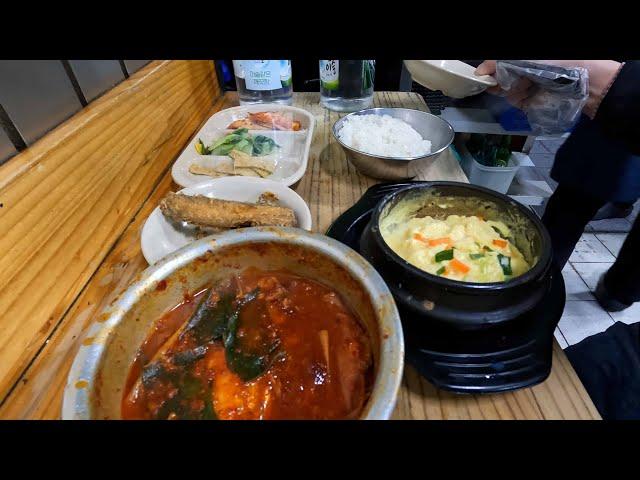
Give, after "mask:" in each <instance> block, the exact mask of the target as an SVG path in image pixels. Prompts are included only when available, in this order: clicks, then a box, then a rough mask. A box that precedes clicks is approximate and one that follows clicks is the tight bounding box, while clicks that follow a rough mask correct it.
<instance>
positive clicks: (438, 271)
mask: <svg viewBox="0 0 640 480" xmlns="http://www.w3.org/2000/svg"><path fill="white" fill-rule="evenodd" d="M446 269H447V268H446V267H444V266H442V267H440V268H439V269H438V270H436V275H442V274H443V273H444V271H445V270H446Z"/></svg>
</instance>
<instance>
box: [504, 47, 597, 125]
mask: <svg viewBox="0 0 640 480" xmlns="http://www.w3.org/2000/svg"><path fill="white" fill-rule="evenodd" d="M522 77H524V78H527V79H529V80H530V81H531V82H532V83H533V86H532V87H531V88H533V89H534V92H533V95H532V96H531V98H530V99H529V102H528V103H527V105H526V106H525V107H524V108H523V111H524V112H525V113H526V115H527V119H528V120H529V124H530V125H531V129H532V130H533V133H534V134H536V135H552V134H560V133H564V132H566V131H567V130H569V129H570V128H571V127H573V126H574V125H575V123H576V122H577V121H578V118H579V117H580V112H581V111H582V108H583V107H584V105H585V103H586V102H587V99H588V98H589V73H588V71H587V70H586V69H584V68H580V67H575V68H565V67H558V66H555V65H545V64H542V63H537V62H532V61H527V60H498V61H497V62H496V80H497V82H498V84H499V85H500V87H502V88H503V89H504V90H510V89H511V88H512V87H513V86H514V85H515V84H516V82H517V81H518V80H519V79H520V78H522Z"/></svg>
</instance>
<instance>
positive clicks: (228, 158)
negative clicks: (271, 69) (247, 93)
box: [171, 104, 315, 187]
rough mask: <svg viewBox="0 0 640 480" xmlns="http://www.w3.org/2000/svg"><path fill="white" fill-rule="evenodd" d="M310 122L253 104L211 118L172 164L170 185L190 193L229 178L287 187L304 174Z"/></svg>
mask: <svg viewBox="0 0 640 480" xmlns="http://www.w3.org/2000/svg"><path fill="white" fill-rule="evenodd" d="M314 126H315V119H314V117H313V115H312V114H310V113H309V112H307V111H306V110H303V109H301V108H296V107H290V106H287V105H279V104H258V105H248V106H240V107H233V108H228V109H226V110H222V111H220V112H218V113H216V114H214V115H213V116H212V117H211V118H209V120H207V122H206V123H205V124H204V126H203V127H202V128H201V129H200V131H199V132H198V133H197V134H196V135H195V137H194V138H193V139H192V140H191V141H190V142H189V144H188V145H187V147H186V148H185V149H184V150H183V151H182V153H181V154H180V156H179V157H178V159H177V160H176V162H175V163H174V164H173V167H172V169H171V174H172V176H173V180H174V181H175V182H176V183H177V184H178V185H180V186H182V187H193V186H195V185H198V184H201V183H207V182H209V181H210V180H212V179H217V178H225V177H231V176H245V177H253V178H266V179H269V180H273V181H277V182H281V183H283V184H284V185H287V186H291V185H293V184H295V183H296V182H297V181H299V180H300V178H302V176H303V175H304V172H305V171H306V169H307V163H308V159H309V150H310V148H311V140H312V138H313V129H314Z"/></svg>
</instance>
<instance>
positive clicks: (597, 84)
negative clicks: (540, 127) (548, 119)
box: [475, 60, 622, 118]
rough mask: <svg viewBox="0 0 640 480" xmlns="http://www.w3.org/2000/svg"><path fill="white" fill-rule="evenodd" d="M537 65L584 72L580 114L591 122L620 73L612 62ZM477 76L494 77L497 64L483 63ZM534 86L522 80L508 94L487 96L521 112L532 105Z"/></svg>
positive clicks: (496, 89) (498, 90)
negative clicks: (585, 80) (586, 93)
mask: <svg viewBox="0 0 640 480" xmlns="http://www.w3.org/2000/svg"><path fill="white" fill-rule="evenodd" d="M533 61H534V62H536V63H540V64H545V65H555V66H557V67H565V68H575V67H582V68H586V69H587V71H588V72H589V99H588V100H587V103H586V105H585V106H584V109H583V112H584V113H585V114H586V115H588V116H589V117H591V118H593V117H594V116H595V114H596V111H597V109H598V106H599V105H600V102H601V101H602V99H603V98H604V96H605V95H606V94H607V91H608V89H609V87H610V86H611V84H612V83H613V81H614V79H615V77H616V75H617V74H618V72H619V71H620V67H621V66H622V64H621V63H619V62H616V61H614V60H533ZM475 73H476V75H494V74H495V73H496V61H495V60H485V61H484V62H482V63H481V64H480V65H478V68H477V69H476V71H475ZM532 86H533V84H532V83H531V82H530V81H529V80H527V79H526V78H521V79H520V80H519V81H518V82H516V84H515V85H514V86H513V87H512V88H511V89H509V90H503V89H502V88H500V86H499V85H498V86H496V87H491V88H489V89H487V91H488V92H490V93H493V94H496V95H501V96H505V97H506V98H507V100H508V101H509V103H511V104H512V105H514V106H515V107H517V108H519V109H521V110H523V109H526V107H527V105H528V104H529V103H530V102H531V99H532V95H533V94H534V93H535V90H534V89H533V88H531V87H532Z"/></svg>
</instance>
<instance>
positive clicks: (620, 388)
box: [565, 322, 640, 420]
mask: <svg viewBox="0 0 640 480" xmlns="http://www.w3.org/2000/svg"><path fill="white" fill-rule="evenodd" d="M565 353H566V354H567V357H568V358H569V361H570V362H571V365H573V368H574V369H575V371H576V373H577V374H578V377H580V381H581V382H582V384H583V385H584V387H585V389H586V390H587V392H588V393H589V396H590V397H591V400H593V403H594V404H595V406H596V408H597V409H598V412H600V415H601V416H602V418H604V419H605V420H640V323H635V324H633V325H625V324H624V323H621V322H616V323H615V324H614V325H613V326H611V327H609V328H608V329H607V330H606V331H604V332H602V333H599V334H597V335H593V336H592V337H588V338H586V339H584V340H583V341H582V342H580V343H578V344H576V345H572V346H571V347H569V348H567V349H566V350H565Z"/></svg>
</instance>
